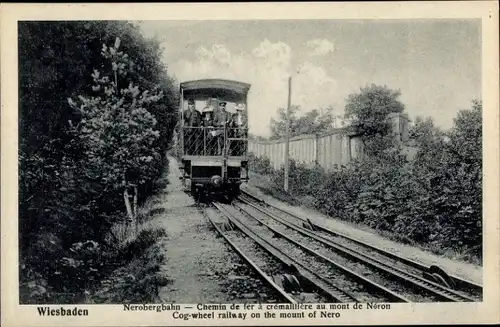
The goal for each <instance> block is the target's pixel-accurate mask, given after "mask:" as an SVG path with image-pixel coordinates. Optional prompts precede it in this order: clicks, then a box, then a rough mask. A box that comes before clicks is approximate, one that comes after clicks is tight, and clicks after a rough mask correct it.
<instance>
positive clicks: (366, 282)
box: [239, 207, 412, 302]
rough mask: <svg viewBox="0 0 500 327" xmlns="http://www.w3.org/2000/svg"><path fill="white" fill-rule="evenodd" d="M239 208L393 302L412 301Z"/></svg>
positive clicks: (279, 234)
mask: <svg viewBox="0 0 500 327" xmlns="http://www.w3.org/2000/svg"><path fill="white" fill-rule="evenodd" d="M239 208H240V209H241V210H243V211H245V212H246V214H247V215H248V216H249V217H251V218H252V219H254V220H256V221H257V222H258V223H259V224H262V225H264V226H266V227H267V228H268V229H269V230H270V231H272V232H273V233H274V234H275V235H277V236H279V237H281V238H284V239H286V240H287V241H288V242H290V243H292V244H294V245H296V246H297V247H299V248H301V249H303V250H305V251H306V252H308V253H310V254H312V255H314V256H316V257H318V258H321V259H322V260H324V261H326V262H328V264H329V265H331V266H333V267H335V268H336V269H339V270H341V271H342V272H344V273H345V274H347V275H348V276H350V277H352V278H354V279H356V280H357V281H358V282H360V283H362V284H364V285H367V286H368V287H370V288H372V289H375V290H377V291H378V293H381V294H384V295H385V296H387V297H388V298H390V299H391V300H393V301H395V302H412V301H410V300H409V299H406V298H405V297H403V296H401V295H399V294H397V293H395V292H394V291H391V290H390V289H388V288H387V287H385V286H383V285H380V284H378V283H376V282H374V281H372V280H369V279H368V278H366V277H364V276H362V275H360V274H358V273H356V272H354V271H352V270H351V269H349V268H347V267H345V266H343V265H341V264H339V263H337V262H335V261H333V260H331V259H330V258H328V257H326V256H324V255H322V254H321V253H318V252H317V251H315V250H313V249H311V248H309V247H307V246H305V245H304V244H302V243H300V242H297V241H295V240H294V239H292V238H290V237H289V236H287V235H285V234H284V233H282V232H280V231H278V230H276V229H275V228H273V227H271V226H269V225H268V224H267V223H266V222H264V221H262V220H261V219H259V218H257V217H255V216H254V215H252V214H251V213H249V212H248V211H246V210H245V209H244V208H241V207H239Z"/></svg>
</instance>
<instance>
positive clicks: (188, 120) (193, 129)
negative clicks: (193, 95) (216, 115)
mask: <svg viewBox="0 0 500 327" xmlns="http://www.w3.org/2000/svg"><path fill="white" fill-rule="evenodd" d="M200 125H201V114H200V112H199V111H198V110H196V108H195V102H194V99H189V100H188V109H187V110H186V111H184V127H185V132H184V137H185V139H184V146H185V149H184V151H185V152H186V154H194V155H197V154H199V152H200V135H202V134H201V133H200V130H199V128H198V127H200ZM202 141H203V140H202Z"/></svg>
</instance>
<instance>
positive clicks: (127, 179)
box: [68, 38, 162, 227]
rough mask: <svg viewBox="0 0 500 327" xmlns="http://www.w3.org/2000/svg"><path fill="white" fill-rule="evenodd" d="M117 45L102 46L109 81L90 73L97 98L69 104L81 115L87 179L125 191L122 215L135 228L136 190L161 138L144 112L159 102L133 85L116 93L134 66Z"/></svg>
mask: <svg viewBox="0 0 500 327" xmlns="http://www.w3.org/2000/svg"><path fill="white" fill-rule="evenodd" d="M119 44H120V39H119V38H117V39H116V42H115V45H114V46H112V47H109V48H108V47H107V46H106V45H103V49H102V55H103V57H104V58H106V59H108V60H109V66H110V68H111V70H110V74H109V75H108V76H101V73H100V72H99V71H98V70H94V73H93V74H92V78H93V80H94V86H93V88H92V89H93V91H95V92H96V95H95V96H92V97H85V96H79V97H78V101H76V102H75V101H74V100H72V99H71V98H69V99H68V101H69V104H70V105H71V106H72V107H73V108H74V109H75V110H77V111H78V112H79V113H80V115H81V116H80V120H79V121H78V122H77V126H76V127H74V129H73V132H74V133H75V135H77V137H78V138H79V141H80V142H81V143H82V145H83V149H84V157H85V160H84V162H85V164H86V166H87V169H88V170H89V173H90V174H92V175H94V176H100V179H101V182H102V183H103V184H105V185H109V187H110V188H111V189H114V190H119V189H121V190H123V198H124V203H125V208H126V212H127V214H128V217H129V219H130V220H131V221H133V222H134V223H135V225H136V227H137V221H136V218H137V197H138V185H141V184H144V183H145V176H147V175H148V172H147V171H145V169H147V167H148V166H149V163H150V162H151V161H153V159H154V157H155V156H157V155H158V153H157V152H156V151H157V148H155V147H153V145H154V142H155V141H156V140H157V139H158V137H159V136H160V133H159V132H158V131H157V130H155V129H154V128H155V125H156V119H155V118H154V116H153V115H152V114H151V113H150V112H149V111H148V110H147V109H146V108H147V107H148V106H149V105H150V104H151V103H154V102H157V101H158V100H159V99H160V98H161V97H162V93H161V92H160V93H157V94H150V91H148V90H145V91H143V92H141V91H140V90H139V87H138V86H134V85H133V83H132V82H130V83H129V84H128V87H126V88H120V87H119V86H118V85H119V83H118V81H119V79H126V76H127V74H128V73H129V72H131V71H132V67H133V66H134V62H133V61H132V60H131V59H130V58H129V57H128V55H127V54H125V53H123V52H122V51H118V50H119ZM130 188H132V189H133V190H134V195H133V197H134V201H133V205H131V203H130V201H129V192H128V191H129V189H130Z"/></svg>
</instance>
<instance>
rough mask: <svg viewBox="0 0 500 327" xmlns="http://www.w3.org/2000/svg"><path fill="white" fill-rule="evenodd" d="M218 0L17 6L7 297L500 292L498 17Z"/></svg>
mask: <svg viewBox="0 0 500 327" xmlns="http://www.w3.org/2000/svg"><path fill="white" fill-rule="evenodd" d="M240 5H242V6H244V5H245V4H240ZM109 6H110V8H111V6H112V5H109ZM185 6H186V7H187V8H189V5H187V4H185ZM193 6H194V4H193ZM212 6H213V8H212ZM277 6H278V7H277V8H276V10H283V9H284V8H285V7H286V6H285V4H284V3H283V4H282V6H281V7H279V5H277ZM208 7H211V8H212V10H216V8H217V7H216V5H215V4H212V5H208ZM491 7H492V8H494V7H495V6H491ZM497 7H498V5H497ZM124 8H126V5H124ZM193 8H194V7H193ZM278 8H281V9H278ZM174 9H175V7H174V6H173V7H171V9H169V10H174ZM497 9H498V8H497ZM73 10H75V9H73ZM110 10H111V9H110ZM124 10H126V9H124ZM188 10H189V9H188ZM240 10H241V9H240ZM202 11H203V8H198V10H197V13H198V15H199V16H198V18H197V19H159V18H158V17H159V16H158V15H156V16H155V17H156V18H155V19H142V16H140V15H138V16H137V17H138V18H137V19H87V18H82V19H79V18H76V17H77V16H72V18H71V19H59V18H58V19H19V20H17V21H16V22H15V25H16V26H15V27H13V28H14V29H15V30H16V31H17V32H16V39H17V42H16V43H11V45H12V47H13V45H14V44H16V46H15V48H16V51H17V52H16V53H17V55H16V58H15V59H16V60H17V68H16V70H17V78H15V79H12V78H10V79H9V81H8V83H10V84H11V86H10V89H16V88H17V96H16V97H17V100H16V101H17V102H16V103H17V108H16V107H14V108H10V107H9V110H11V111H15V113H14V114H15V115H16V117H17V126H15V128H16V132H15V134H14V135H13V136H12V137H13V138H11V139H10V140H9V142H13V141H15V139H16V138H17V144H16V145H15V149H16V152H14V153H11V155H15V156H16V157H15V158H14V160H15V163H14V164H15V169H16V170H15V171H12V172H10V175H11V176H10V177H11V179H12V178H13V177H14V176H15V179H16V183H17V190H16V189H13V188H12V187H11V185H6V184H5V183H4V180H5V179H4V163H2V209H3V208H4V203H5V199H4V193H6V192H9V193H10V196H12V197H14V196H16V195H17V200H16V202H15V208H14V210H15V211H14V212H17V220H16V225H15V229H10V228H9V231H12V232H13V233H14V235H15V239H13V242H15V243H14V244H16V248H17V250H16V252H15V253H16V256H17V257H12V256H9V257H10V259H9V260H13V261H10V265H11V267H10V269H14V268H13V267H12V265H13V264H14V262H16V264H15V276H14V277H13V278H14V279H13V280H17V284H16V285H15V288H16V290H15V291H16V293H11V294H9V297H10V299H9V301H10V302H14V305H15V306H21V307H26V308H31V309H30V310H31V315H32V317H37V319H44V318H43V317H46V319H49V318H50V319H68V318H69V317H70V316H71V317H73V316H76V317H75V318H71V319H84V317H85V316H92V315H93V317H92V319H94V320H95V319H98V318H99V317H98V315H99V314H97V313H96V312H95V313H92V310H94V308H99V307H106V306H107V305H114V306H118V308H119V310H118V312H122V313H123V314H124V316H123V317H122V319H123V320H116V321H115V322H114V323H113V321H114V320H113V319H120V317H119V316H117V317H115V318H113V319H111V318H110V320H109V323H111V324H115V325H116V324H118V323H121V324H123V323H127V322H128V323H129V324H130V323H132V321H133V319H134V318H131V319H132V320H127V319H128V318H125V314H127V315H130V316H132V315H133V314H134V312H137V314H144V315H146V314H148V315H150V318H148V317H149V316H147V315H146V316H144V317H145V318H141V319H146V320H147V321H146V320H143V321H142V322H141V321H139V323H140V324H148V323H149V322H153V321H154V323H152V325H156V324H175V325H178V324H180V325H183V324H189V325H199V324H203V325H217V324H236V325H238V324H256V323H257V321H258V324H275V323H277V322H274V323H273V322H271V321H270V320H269V319H274V318H276V319H278V320H277V321H279V322H280V323H281V324H283V323H284V324H290V323H291V324H299V323H308V324H309V323H311V324H338V322H339V321H342V323H346V324H349V321H350V320H349V319H354V318H353V317H352V316H355V315H363V314H365V313H364V312H366V315H367V316H366V317H368V315H374V314H382V313H383V312H385V313H383V314H384V315H385V316H387V317H388V316H389V315H390V312H391V310H394V311H395V308H400V306H401V305H409V304H410V305H424V304H427V305H430V306H429V307H433V305H432V304H438V303H447V304H449V305H454V306H455V305H456V306H457V307H455V308H467V306H476V305H478V306H480V305H481V304H484V303H485V301H486V298H485V296H486V292H488V291H493V290H492V289H491V287H494V288H495V287H496V288H498V281H495V282H494V283H493V284H491V285H490V286H488V285H489V284H488V283H489V280H488V279H486V278H485V269H486V268H485V262H486V261H487V260H490V266H489V267H490V270H489V271H490V273H491V269H492V268H493V267H496V268H495V269H497V268H498V262H494V263H491V260H492V257H491V255H494V253H497V254H498V249H496V250H495V249H490V250H492V251H497V252H489V250H487V247H486V245H485V244H486V243H485V234H486V233H488V230H487V229H486V228H485V226H490V227H489V228H491V227H496V228H498V227H497V226H498V222H490V225H487V222H486V220H485V219H489V220H495V216H494V215H496V214H497V212H496V211H495V210H496V209H494V210H493V211H491V213H492V215H493V216H491V215H490V216H489V217H488V218H485V217H486V216H487V215H486V214H487V212H488V211H485V210H487V209H486V206H485V204H484V201H485V197H488V195H487V193H485V191H484V188H485V185H484V184H485V183H488V180H487V179H488V178H490V177H488V176H487V175H486V174H485V168H484V167H485V158H484V157H483V155H485V153H487V152H486V150H485V145H484V144H485V142H487V141H486V140H485V137H484V135H485V129H486V127H485V125H484V123H485V122H487V119H486V118H485V117H486V116H485V115H486V112H487V111H488V110H489V112H490V113H492V114H490V115H489V117H493V119H498V102H497V103H496V104H495V102H493V103H494V105H496V108H495V107H490V108H488V106H487V105H486V104H485V107H483V102H484V103H486V102H485V101H486V100H485V98H484V96H485V87H486V85H485V83H484V81H485V76H484V74H485V73H486V71H485V69H484V67H485V58H487V57H485V52H484V51H485V50H484V49H485V47H484V26H485V25H484V22H483V19H482V18H481V17H475V18H474V17H470V18H421V17H419V18H404V19H403V18H397V17H395V18H391V19H387V18H385V19H376V18H375V17H373V18H349V17H346V18H342V17H336V18H331V19H326V18H307V19H305V18H300V19H299V18H297V19H293V18H279V19H278V18H277V17H276V18H275V19H272V18H266V19H250V18H248V19H242V18H237V19H236V18H235V19H231V16H230V15H227V17H226V18H224V19H219V18H211V16H210V15H208V14H207V15H206V16H204V17H202V16H200V13H201V12H202ZM239 12H240V11H239ZM490 17H491V15H490ZM494 18H495V19H496V21H497V22H498V13H497V12H496V13H495V17H494ZM490 35H491V34H490ZM497 37H498V35H497ZM3 38H4V36H3V35H2V39H3ZM3 41H4V40H2V46H3V45H4V42H3ZM497 44H498V41H497ZM12 51H13V50H12ZM496 51H497V53H498V49H497V50H496ZM497 59H498V57H497ZM495 65H496V66H494V67H496V69H498V68H497V67H498V63H496V64H495ZM3 70H4V66H3V65H2V75H3V76H4V72H3ZM2 82H4V83H5V80H4V78H2ZM4 83H2V84H4ZM495 83H498V81H495ZM488 85H489V86H491V84H488ZM495 92H497V93H498V90H497V91H495ZM2 94H4V90H3V89H2ZM488 94H491V90H490V91H489V93H488ZM496 99H498V94H497V95H496ZM489 103H492V102H491V101H490V102H489ZM2 111H4V105H3V104H2ZM3 116H4V113H2V129H4V124H6V123H5V120H4V119H3V118H4V117H3ZM488 126H490V128H491V124H489V125H488ZM496 126H497V128H498V124H497V125H496ZM11 127H12V126H11ZM489 135H493V136H496V137H497V138H498V130H496V131H490V132H489ZM4 141H5V136H4V132H3V131H2V157H3V156H4V151H7V150H5V149H6V147H5V146H4ZM493 142H498V140H496V141H493ZM495 144H498V143H495ZM7 148H8V147H7ZM12 149H14V148H12ZM490 149H491V147H490ZM497 150H498V148H497ZM491 154H492V153H491V152H490V155H491ZM494 156H495V157H494V158H493V159H490V160H498V158H497V156H498V151H497V152H496V154H494ZM489 158H491V156H490V157H489ZM13 162H14V161H13ZM493 163H494V164H495V161H493ZM5 174H7V173H6V172H5ZM496 174H497V175H498V171H496ZM495 176H496V175H493V176H492V177H495ZM496 177H498V176H496ZM497 182H498V181H495V182H493V181H492V180H490V181H489V183H495V184H494V185H492V184H488V185H490V188H491V187H493V188H494V189H495V188H497V187H498V184H497ZM7 187H8V188H9V189H8V191H7ZM495 192H497V190H494V192H493V193H490V194H497V193H495ZM490 201H491V200H490ZM495 201H496V200H493V202H495ZM490 203H492V202H490ZM9 218H11V217H7V216H6V215H5V212H4V210H2V256H4V253H6V252H7V251H8V249H6V246H12V245H11V243H9V244H6V243H5V242H4V234H5V233H6V232H5V229H4V228H5V226H4V220H6V219H9ZM496 220H498V217H496ZM494 224H496V225H494ZM490 231H491V232H495V231H494V230H492V229H490ZM496 233H497V234H498V230H497V231H496ZM497 236H498V235H496V236H495V234H492V235H490V236H489V237H490V239H491V237H493V238H495V237H497ZM11 237H12V236H11ZM496 242H497V241H496ZM489 244H493V245H495V244H496V243H491V242H490V243H489ZM489 253H491V254H489ZM488 256H490V257H489V259H488ZM6 260H7V259H5V261H4V260H2V267H3V269H4V268H5V263H6ZM493 261H494V260H493ZM497 261H498V260H497ZM492 264H493V266H492ZM496 274H498V271H496ZM4 275H5V272H4V271H3V270H2V276H4ZM490 277H494V276H491V275H490ZM497 277H498V276H497ZM2 279H3V280H2V288H3V284H4V281H5V280H4V277H2ZM488 287H490V289H489V290H487V288H488ZM483 288H484V290H483ZM14 295H15V298H13V296H14ZM4 296H6V295H5V291H4V290H2V302H3V303H5V300H4ZM489 299H490V300H495V301H498V294H497V295H496V296H495V297H490V298H489ZM189 304H191V305H189ZM497 304H498V302H497ZM459 305H464V306H459ZM2 306H3V305H2ZM361 308H362V309H363V310H362V311H361V312H362V313H359V311H357V310H353V309H361ZM408 308H410V307H408ZM415 308H418V306H416V307H415ZM490 309H491V302H490ZM95 310H97V309H95ZM253 310H255V311H253ZM259 310H260V311H259ZM410 310H413V309H410ZM450 310H452V311H453V310H462V309H452V307H451V306H450V307H448V309H447V310H446V312H447V313H450V314H451V313H452V312H450ZM471 310H472V309H471ZM2 311H4V309H3V308H2ZM104 312H105V311H104ZM104 312H103V313H104ZM157 312H161V315H160V314H158V313H157ZM424 312H425V311H421V313H420V315H424ZM436 312H437V311H436ZM439 312H445V311H439ZM471 312H476V313H479V312H480V311H479V309H477V310H476V311H471ZM103 313H100V314H101V315H102V314H103ZM119 314H120V313H118V314H117V315H119ZM393 314H395V313H393ZM400 314H401V313H400ZM436 314H437V313H436ZM495 314H496V315H497V316H498V310H497V311H496V312H495ZM113 315H115V314H113ZM153 316H154V317H153ZM127 317H128V316H127ZM308 318H314V319H309V320H308ZM492 318H493V317H492ZM497 318H498V317H496V318H495V319H497ZM148 319H149V320H148ZM252 319H253V320H254V322H252ZM457 319H458V318H457ZM470 319H473V317H472V318H470ZM50 321H59V323H61V322H63V323H64V321H68V322H69V320H50ZM81 321H82V322H83V321H84V320H81ZM95 321H100V320H95ZM118 321H119V322H118ZM356 321H358V323H362V322H363V318H361V317H360V318H359V320H356ZM368 321H369V320H368V318H366V320H364V324H367V323H369V322H368ZM422 321H425V320H422ZM449 321H450V322H454V321H456V320H454V319H452V318H450V320H449ZM12 322H14V323H15V320H12V317H11V320H10V323H12ZM101 322H102V321H101ZM408 322H410V321H408ZM107 323H108V322H105V323H102V324H101V325H103V324H107ZM370 323H371V322H370ZM44 324H50V323H49V320H46V321H45V322H44V321H42V322H36V323H34V325H37V326H38V325H40V326H41V325H44Z"/></svg>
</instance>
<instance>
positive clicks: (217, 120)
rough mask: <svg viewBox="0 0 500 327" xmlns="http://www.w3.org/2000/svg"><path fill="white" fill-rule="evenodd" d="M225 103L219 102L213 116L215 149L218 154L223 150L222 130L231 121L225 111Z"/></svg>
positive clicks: (229, 115)
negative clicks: (215, 129)
mask: <svg viewBox="0 0 500 327" xmlns="http://www.w3.org/2000/svg"><path fill="white" fill-rule="evenodd" d="M226 105H227V102H225V101H221V102H219V111H218V112H217V113H216V114H215V117H214V125H215V126H216V128H217V129H218V130H217V134H218V135H217V148H218V151H217V152H218V154H219V155H221V154H222V149H223V148H224V128H225V127H227V125H228V123H229V122H230V121H231V114H230V113H229V112H227V111H226Z"/></svg>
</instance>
